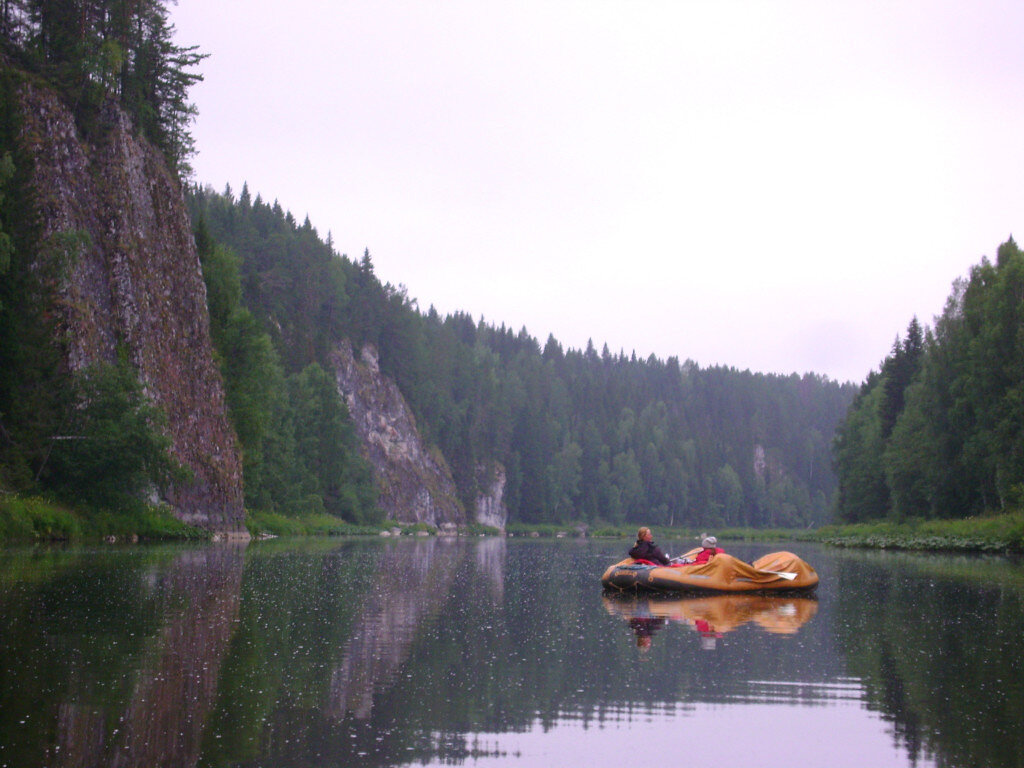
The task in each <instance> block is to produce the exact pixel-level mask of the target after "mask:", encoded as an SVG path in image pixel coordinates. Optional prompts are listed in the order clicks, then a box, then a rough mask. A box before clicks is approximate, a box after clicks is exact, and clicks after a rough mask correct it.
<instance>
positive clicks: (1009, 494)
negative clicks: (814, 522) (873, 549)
mask: <svg viewBox="0 0 1024 768" xmlns="http://www.w3.org/2000/svg"><path fill="white" fill-rule="evenodd" d="M835 450H836V469H837V471H838V474H839V497H838V513H839V516H840V517H841V518H842V519H844V520H849V521H860V520H867V519H878V518H884V517H895V518H908V517H922V518H933V517H966V516H970V515H976V514H980V513H984V512H995V511H998V512H1003V511H1009V510H1011V509H1015V508H1017V509H1019V508H1020V507H1021V505H1022V504H1024V254H1022V252H1021V250H1020V248H1019V247H1018V246H1017V244H1016V243H1015V242H1014V240H1013V238H1010V239H1009V240H1007V241H1006V242H1005V243H1003V244H1002V245H1000V246H999V249H998V250H997V254H996V261H995V263H992V262H991V261H989V259H987V258H985V259H982V261H981V263H980V264H978V265H976V266H974V267H973V268H972V269H971V271H970V275H969V277H968V278H967V279H966V280H960V281H958V282H957V283H956V284H955V285H954V287H953V292H952V294H951V296H950V297H949V300H948V301H947V303H946V307H945V310H944V311H943V313H942V315H941V316H940V317H939V318H938V319H937V320H936V322H935V327H934V328H932V329H927V330H924V331H922V329H921V327H920V325H919V324H918V322H917V320H916V318H915V319H914V320H913V321H912V322H911V324H910V326H909V327H908V328H907V333H906V337H905V338H904V339H903V340H900V339H897V341H896V343H895V344H894V346H893V349H892V353H891V354H890V355H889V356H888V357H887V358H886V359H885V361H884V362H883V363H882V365H881V367H880V370H879V371H877V372H875V373H872V375H871V376H869V377H868V379H867V381H865V382H864V385H863V386H862V387H861V390H860V392H859V394H858V395H857V398H856V400H855V401H854V403H853V405H852V407H851V409H850V412H849V413H848V414H847V417H846V419H845V421H844V422H843V424H842V425H841V426H840V428H839V431H838V434H837V439H836V444H835Z"/></svg>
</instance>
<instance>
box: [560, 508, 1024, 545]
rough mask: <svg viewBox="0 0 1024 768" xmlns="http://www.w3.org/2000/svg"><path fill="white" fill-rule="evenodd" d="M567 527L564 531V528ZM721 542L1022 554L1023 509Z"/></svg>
mask: <svg viewBox="0 0 1024 768" xmlns="http://www.w3.org/2000/svg"><path fill="white" fill-rule="evenodd" d="M565 530H567V529H565ZM654 532H655V537H656V538H657V540H658V541H659V542H666V543H671V544H672V545H674V546H670V549H672V550H673V552H674V551H675V549H677V548H679V546H684V547H686V546H696V545H697V544H698V543H699V541H700V536H701V533H703V531H700V532H698V531H695V530H692V529H679V528H668V527H667V526H666V527H658V526H655V527H654ZM708 533H714V535H715V536H716V537H717V538H718V541H719V543H720V546H723V547H726V548H728V545H729V542H731V541H765V542H770V541H816V542H820V543H822V544H829V545H831V546H835V547H863V548H870V549H906V550H935V551H942V550H949V551H962V552H1018V553H1019V552H1024V512H1013V513H1009V514H1005V515H992V516H986V517H970V518H964V519H960V520H907V521H903V522H891V521H877V522H872V523H858V524H856V525H829V526H825V527H823V528H817V529H813V530H807V529H777V528H772V529H759V528H725V529H716V530H714V531H711V530H709V531H708ZM591 535H593V536H596V537H601V538H614V539H627V540H628V539H632V538H633V537H635V536H636V529H635V528H634V527H632V526H630V527H622V526H619V527H604V528H599V529H595V530H594V531H593V532H592V533H591Z"/></svg>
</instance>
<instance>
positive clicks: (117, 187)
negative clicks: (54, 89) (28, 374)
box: [19, 85, 244, 532]
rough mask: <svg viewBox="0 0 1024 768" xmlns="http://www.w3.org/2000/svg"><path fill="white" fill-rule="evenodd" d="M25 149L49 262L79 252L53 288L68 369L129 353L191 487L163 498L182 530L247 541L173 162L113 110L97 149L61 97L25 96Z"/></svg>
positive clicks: (235, 462) (232, 443)
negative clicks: (59, 251)
mask: <svg viewBox="0 0 1024 768" xmlns="http://www.w3.org/2000/svg"><path fill="white" fill-rule="evenodd" d="M19 107H20V114H21V118H22V130H21V136H20V141H21V143H22V145H23V148H24V149H25V150H26V152H27V153H28V155H29V156H30V157H31V159H32V161H33V164H34V168H33V171H32V180H31V183H32V187H33V189H34V193H35V199H36V201H37V210H36V211H35V212H34V213H35V215H36V216H37V217H38V220H39V223H40V229H41V235H42V243H43V248H42V249H41V252H42V253H46V252H47V251H48V250H49V251H50V252H52V250H53V249H54V248H64V249H65V250H68V249H70V250H71V251H73V252H74V253H73V255H72V258H71V260H70V262H69V267H68V269H67V270H66V273H65V275H64V276H63V277H62V279H61V280H60V283H59V284H58V285H56V286H54V290H55V293H56V294H57V295H56V296H55V297H54V299H55V305H56V310H57V312H58V316H59V318H60V325H61V329H60V330H61V334H62V341H63V343H64V345H65V354H66V359H67V363H68V366H69V367H70V368H71V369H72V370H80V369H82V368H84V367H85V366H88V365H90V364H92V363H96V362H100V361H108V362H109V361H113V360H114V359H115V356H116V354H117V349H118V347H121V348H122V349H124V350H126V351H127V354H128V356H129V359H130V360H131V362H132V363H133V365H134V366H135V369H136V370H137V371H138V375H139V379H140V380H141V382H142V384H143V386H144V388H145V391H146V394H147V395H148V396H149V397H150V398H151V399H152V400H153V401H155V402H156V403H157V404H158V405H159V406H161V407H162V408H163V409H164V411H165V412H166V413H167V418H168V432H169V434H170V438H171V441H172V448H171V450H172V452H173V454H174V456H175V458H176V459H177V460H178V461H179V462H180V463H182V464H184V465H185V466H186V467H187V468H188V469H189V470H190V472H191V474H192V478H191V479H190V480H188V481H185V482H182V483H179V484H176V485H174V486H173V487H170V488H167V489H164V500H165V501H166V502H167V503H169V504H170V505H171V507H172V508H173V509H174V510H175V513H176V514H177V515H178V517H180V518H181V519H182V520H184V521H186V522H188V523H190V524H193V525H198V526H202V527H205V528H207V529H210V530H214V531H228V532H232V531H243V530H244V528H243V517H244V510H243V501H242V473H241V461H240V458H239V452H238V448H237V446H236V440H235V436H234V433H233V431H232V429H231V426H230V424H229V423H228V420H227V415H226V408H225V403H224V390H223V385H222V382H221V378H220V374H219V371H218V369H217V367H216V365H215V363H214V360H213V348H212V344H211V342H210V334H209V316H208V314H207V309H206V287H205V284H204V283H203V277H202V272H201V268H200V264H199V258H198V255H197V253H196V248H195V242H194V240H193V237H192V229H191V225H190V223H189V220H188V215H187V213H186V210H185V205H184V199H183V197H182V191H181V187H180V185H179V183H178V180H177V178H176V177H175V176H174V175H173V174H172V173H171V172H170V171H169V169H168V168H167V166H166V164H165V162H164V160H163V158H162V156H161V155H160V154H159V153H158V152H157V151H156V150H155V149H153V148H152V147H151V146H150V145H149V144H148V143H146V142H145V141H143V140H140V139H139V138H138V137H136V136H135V134H134V133H133V131H132V127H131V125H130V124H129V120H128V118H127V117H126V116H125V115H124V114H123V113H121V112H120V111H119V110H117V109H116V108H114V107H111V108H110V110H109V111H108V114H106V115H105V116H104V119H105V122H108V123H110V124H111V126H112V127H111V128H110V130H108V131H105V132H104V136H103V138H102V139H101V140H99V141H98V143H96V144H87V143H85V142H84V141H83V140H82V139H81V137H80V136H79V133H78V130H77V128H76V125H75V121H74V118H73V116H72V115H71V113H70V112H69V111H68V110H67V108H66V107H65V106H64V105H63V104H62V103H61V101H60V100H59V99H58V98H57V97H56V96H55V95H54V94H53V93H51V92H49V91H46V90H43V89H41V88H39V87H36V86H32V85H25V86H23V88H22V90H21V92H20V104H19Z"/></svg>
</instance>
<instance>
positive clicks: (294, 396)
mask: <svg viewBox="0 0 1024 768" xmlns="http://www.w3.org/2000/svg"><path fill="white" fill-rule="evenodd" d="M288 383H289V395H290V398H291V404H292V408H293V409H294V413H295V437H296V447H295V458H296V460H297V461H298V462H299V464H300V465H301V466H303V467H304V468H305V469H306V470H308V471H309V472H310V474H312V476H313V478H315V480H316V487H315V492H316V493H318V494H319V495H320V497H321V498H322V500H323V506H324V510H325V511H326V512H327V513H328V514H330V515H335V516H337V517H342V518H344V519H345V520H348V521H349V522H352V523H370V522H375V521H378V520H379V519H380V513H379V511H378V510H377V507H376V493H375V486H374V483H373V477H372V476H371V474H370V469H369V467H368V465H367V464H366V462H365V461H364V460H363V459H362V457H361V456H360V455H359V447H358V444H357V442H356V435H355V430H354V428H353V427H352V420H351V418H350V417H349V415H348V408H347V407H346V405H345V402H344V401H343V400H342V399H341V396H340V395H339V394H338V387H337V384H336V383H335V382H334V381H333V380H332V379H331V378H330V376H328V375H327V372H326V371H324V369H323V368H321V367H320V365H319V364H317V363H310V364H309V365H308V366H306V368H304V369H303V370H302V371H301V372H300V373H298V374H295V375H294V376H292V377H290V379H289V382H288Z"/></svg>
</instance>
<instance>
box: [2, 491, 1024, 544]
mask: <svg viewBox="0 0 1024 768" xmlns="http://www.w3.org/2000/svg"><path fill="white" fill-rule="evenodd" d="M246 526H247V527H248V529H249V532H250V533H251V534H252V535H253V536H254V537H259V536H267V535H272V536H285V537H293V536H376V535H380V534H381V533H382V532H387V533H389V534H401V535H406V536H409V535H416V534H421V535H434V534H437V533H438V531H437V529H436V528H433V527H431V526H428V525H425V524H422V523H421V524H417V525H406V524H399V523H395V522H390V521H388V522H384V523H378V524H374V525H355V524H352V523H348V522H345V521H344V520H340V519H338V518H336V517H331V516H329V515H307V516H305V517H298V518H295V517H285V516H284V515H275V514H267V513H259V512H256V513H250V514H249V515H248V516H247V518H246ZM654 531H655V536H656V538H657V540H658V541H659V542H662V543H663V544H664V545H666V546H667V547H668V549H670V550H671V551H672V552H673V553H675V552H676V551H684V550H685V549H689V548H691V547H694V546H697V545H698V544H699V543H700V537H701V536H702V535H703V533H704V531H703V530H697V529H692V528H669V527H667V526H655V527H654ZM459 533H460V534H463V535H466V534H468V535H495V534H498V533H499V531H498V530H497V529H494V528H489V527H486V526H479V525H474V526H469V527H468V528H465V529H461V530H460V531H459ZM707 533H714V534H715V536H717V537H718V540H719V542H720V543H721V545H722V546H724V547H726V548H728V545H729V542H737V541H761V542H771V541H816V542H820V543H823V544H828V545H831V546H836V547H863V548H873V549H905V550H950V551H963V552H1014V553H1022V552H1024V511H1021V512H1014V513H1010V514H1005V515H993V516H987V517H972V518H966V519H961V520H909V521H904V522H899V523H897V522H889V521H878V522H873V523H858V524H856V525H830V526H826V527H823V528H818V529H814V530H806V529H798V530H794V529H758V528H726V529H717V530H714V531H711V530H708V531H707ZM507 534H508V535H510V536H520V537H522V536H527V537H535V538H573V537H577V536H580V535H586V536H589V537H593V538H607V539H622V540H625V541H631V540H632V539H633V538H634V537H635V536H636V527H635V526H633V525H629V526H599V527H592V528H588V527H587V526H585V525H583V524H576V525H554V524H544V525H525V524H522V523H513V524H511V525H509V527H508V530H507ZM110 538H113V539H115V540H117V541H135V540H144V541H146V540H148V541H156V540H189V539H192V540H202V539H208V538H210V534H209V532H208V531H204V530H202V529H199V528H194V527H192V526H188V525H185V524H184V523H182V522H181V521H180V520H178V519H176V518H175V517H174V516H173V515H171V513H170V512H169V511H168V510H167V509H166V508H163V507H154V506H150V505H147V504H142V503H139V504H138V505H133V506H131V507H129V508H124V509H119V510H103V511H93V510H89V509H81V508H74V509H73V508H71V507H68V506H66V505H62V504H59V503H56V502H53V501H49V500H47V499H43V498H41V497H36V496H31V497H24V496H18V495H17V494H0V544H6V543H18V542H34V541H89V540H93V541H100V540H104V539H110Z"/></svg>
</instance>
